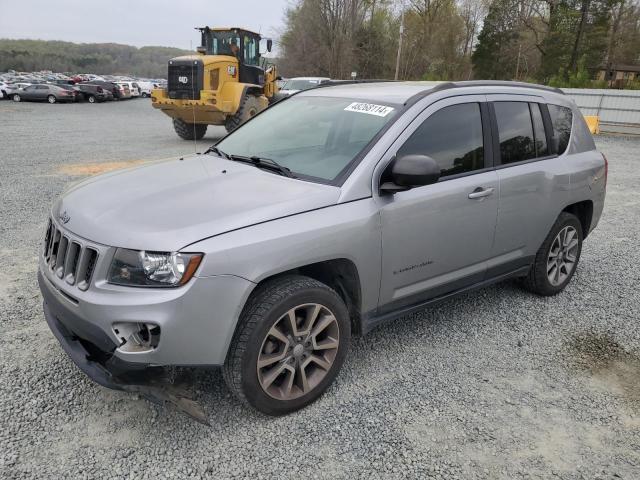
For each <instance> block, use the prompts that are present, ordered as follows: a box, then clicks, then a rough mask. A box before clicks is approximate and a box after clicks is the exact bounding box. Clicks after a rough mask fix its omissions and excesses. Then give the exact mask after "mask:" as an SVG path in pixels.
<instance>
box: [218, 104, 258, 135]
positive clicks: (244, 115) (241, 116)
mask: <svg viewBox="0 0 640 480" xmlns="http://www.w3.org/2000/svg"><path fill="white" fill-rule="evenodd" d="M261 110H262V108H261V106H260V102H259V101H258V98H257V97H256V96H255V95H245V97H244V98H243V99H242V103H241V104H240V108H239V109H238V111H237V112H236V114H235V115H234V116H232V117H228V118H227V121H226V122H225V128H226V129H227V132H228V133H231V132H233V131H234V130H235V129H236V128H238V127H239V126H240V125H242V124H243V123H244V122H246V121H247V120H251V119H252V118H253V117H255V116H256V115H257V114H258V113H260V111H261Z"/></svg>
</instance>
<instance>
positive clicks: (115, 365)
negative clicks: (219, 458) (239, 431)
mask: <svg viewBox="0 0 640 480" xmlns="http://www.w3.org/2000/svg"><path fill="white" fill-rule="evenodd" d="M38 281H39V282H43V281H45V280H44V279H43V278H42V274H41V273H40V272H38ZM41 291H42V292H43V296H44V297H45V298H44V303H43V308H44V316H45V319H46V321H47V324H48V325H49V328H50V329H51V332H52V333H53V335H54V336H55V337H56V339H57V340H58V342H60V345H61V346H62V348H63V349H64V351H65V352H66V353H67V355H69V357H70V358H71V360H73V362H74V363H75V364H76V365H77V366H78V368H79V369H80V370H81V371H82V372H84V373H85V374H86V375H87V376H88V377H89V378H91V379H92V380H93V381H94V382H96V383H97V384H99V385H102V386H103V387H106V388H110V389H114V390H122V391H126V392H134V393H137V394H139V395H141V396H143V397H144V398H146V399H148V400H150V401H152V402H154V403H157V404H165V403H170V404H172V405H174V406H175V407H177V408H178V409H179V410H180V411H181V412H183V413H185V414H187V415H189V416H190V417H192V418H193V419H195V420H197V421H198V422H201V423H204V424H207V425H208V420H207V416H206V413H205V411H204V409H203V407H202V406H201V405H200V404H198V403H197V402H196V401H195V400H193V399H191V398H190V395H189V392H188V390H187V389H186V388H183V387H181V386H178V385H175V384H173V383H171V382H170V380H169V378H168V377H167V376H166V374H165V370H164V369H163V368H160V367H150V366H149V365H145V364H141V363H132V362H127V361H124V360H122V359H120V358H118V357H117V356H115V355H114V354H113V352H114V351H115V349H116V348H117V347H118V345H117V344H116V343H114V342H113V341H112V340H111V339H110V338H108V337H107V336H106V335H105V334H104V333H103V332H102V331H101V330H100V329H97V328H92V327H91V325H90V324H87V323H86V322H85V323H84V325H82V327H81V328H74V327H75V326H78V325H79V324H78V322H77V320H78V319H74V318H71V316H70V315H69V314H68V312H65V311H64V310H63V309H61V308H56V307H57V299H55V298H52V297H51V296H50V294H47V292H49V290H48V289H46V288H42V285H41ZM65 313H66V314H65ZM72 329H73V330H72ZM74 330H75V331H74ZM78 330H82V332H78V333H76V331H78Z"/></svg>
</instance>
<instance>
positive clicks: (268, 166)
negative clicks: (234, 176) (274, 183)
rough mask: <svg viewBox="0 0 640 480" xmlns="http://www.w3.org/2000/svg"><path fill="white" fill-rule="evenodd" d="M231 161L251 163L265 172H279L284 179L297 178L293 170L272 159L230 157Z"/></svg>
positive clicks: (241, 156)
mask: <svg viewBox="0 0 640 480" xmlns="http://www.w3.org/2000/svg"><path fill="white" fill-rule="evenodd" d="M228 158H229V160H235V161H236V162H243V163H249V164H251V165H255V166H256V167H258V168H262V169H264V170H270V171H272V172H277V173H279V174H280V175H282V176H284V177H289V178H296V176H295V175H294V174H293V173H292V172H291V170H290V169H289V168H287V167H285V166H284V165H280V164H279V163H278V162H276V161H275V160H272V159H270V158H263V157H258V156H256V155H253V156H251V157H245V156H243V155H234V154H231V155H228Z"/></svg>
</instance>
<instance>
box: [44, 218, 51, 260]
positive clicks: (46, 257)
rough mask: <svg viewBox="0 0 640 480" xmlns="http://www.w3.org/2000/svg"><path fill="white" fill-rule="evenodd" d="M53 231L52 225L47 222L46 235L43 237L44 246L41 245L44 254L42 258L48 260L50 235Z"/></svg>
mask: <svg viewBox="0 0 640 480" xmlns="http://www.w3.org/2000/svg"><path fill="white" fill-rule="evenodd" d="M52 230H53V223H52V222H51V220H49V224H48V225H47V233H46V234H45V235H44V245H43V252H44V258H45V259H48V256H47V255H48V253H49V243H50V242H51V233H52Z"/></svg>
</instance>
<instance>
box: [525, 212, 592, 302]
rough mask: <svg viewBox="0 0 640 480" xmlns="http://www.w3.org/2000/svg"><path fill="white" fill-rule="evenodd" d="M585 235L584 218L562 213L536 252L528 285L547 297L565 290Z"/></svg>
mask: <svg viewBox="0 0 640 480" xmlns="http://www.w3.org/2000/svg"><path fill="white" fill-rule="evenodd" d="M582 238H583V233H582V224H581V223H580V220H578V218H577V217H576V216H575V215H573V214H571V213H567V212H562V213H561V214H560V215H559V216H558V219H557V220H556V223H555V224H554V225H553V227H552V228H551V231H550V232H549V235H547V238H546V239H545V241H544V242H543V243H542V246H541V247H540V249H539V250H538V253H537V254H536V257H535V260H534V263H533V265H532V266H531V270H529V274H528V275H527V277H526V278H525V279H524V286H525V288H526V289H527V290H529V291H531V292H533V293H537V294H538V295H543V296H550V295H555V294H557V293H560V292H561V291H562V290H564V289H565V287H566V286H567V284H568V283H569V281H570V280H571V277H573V274H574V273H575V271H576V267H577V266H578V261H579V260H580V253H581V252H582Z"/></svg>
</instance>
